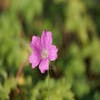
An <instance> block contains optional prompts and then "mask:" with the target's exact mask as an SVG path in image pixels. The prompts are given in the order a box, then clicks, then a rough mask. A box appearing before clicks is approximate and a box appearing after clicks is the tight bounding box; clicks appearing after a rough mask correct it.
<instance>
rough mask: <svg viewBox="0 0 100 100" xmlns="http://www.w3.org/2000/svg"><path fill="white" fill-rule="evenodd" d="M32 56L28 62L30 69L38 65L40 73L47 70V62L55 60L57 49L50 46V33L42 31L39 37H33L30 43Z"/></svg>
mask: <svg viewBox="0 0 100 100" xmlns="http://www.w3.org/2000/svg"><path fill="white" fill-rule="evenodd" d="M30 46H31V48H32V51H33V52H32V54H31V55H30V57H29V62H30V63H31V64H32V68H35V67H36V66H37V65H39V69H40V71H41V73H45V71H47V70H48V69H49V62H50V61H53V60H56V58H57V52H58V49H57V47H56V46H55V45H53V44H52V33H51V32H48V31H43V32H42V35H41V37H38V36H33V37H32V42H31V45H30Z"/></svg>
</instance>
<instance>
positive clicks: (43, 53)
mask: <svg viewBox="0 0 100 100" xmlns="http://www.w3.org/2000/svg"><path fill="white" fill-rule="evenodd" d="M41 57H42V59H45V58H47V57H48V51H47V50H42V52H41Z"/></svg>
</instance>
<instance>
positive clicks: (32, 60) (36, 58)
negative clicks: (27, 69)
mask: <svg viewBox="0 0 100 100" xmlns="http://www.w3.org/2000/svg"><path fill="white" fill-rule="evenodd" d="M29 62H30V63H32V68H35V67H36V66H37V65H38V64H39V62H40V58H39V56H38V55H37V54H36V53H35V52H34V53H32V54H31V56H30V57H29Z"/></svg>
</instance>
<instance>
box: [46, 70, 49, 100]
mask: <svg viewBox="0 0 100 100" xmlns="http://www.w3.org/2000/svg"><path fill="white" fill-rule="evenodd" d="M49 74H50V73H49V70H48V76H47V79H48V100H49V78H50V75H49Z"/></svg>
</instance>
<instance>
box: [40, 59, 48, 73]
mask: <svg viewBox="0 0 100 100" xmlns="http://www.w3.org/2000/svg"><path fill="white" fill-rule="evenodd" d="M39 69H40V71H41V73H45V71H47V70H48V69H49V60H48V59H44V60H42V61H41V63H40V65H39Z"/></svg>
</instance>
